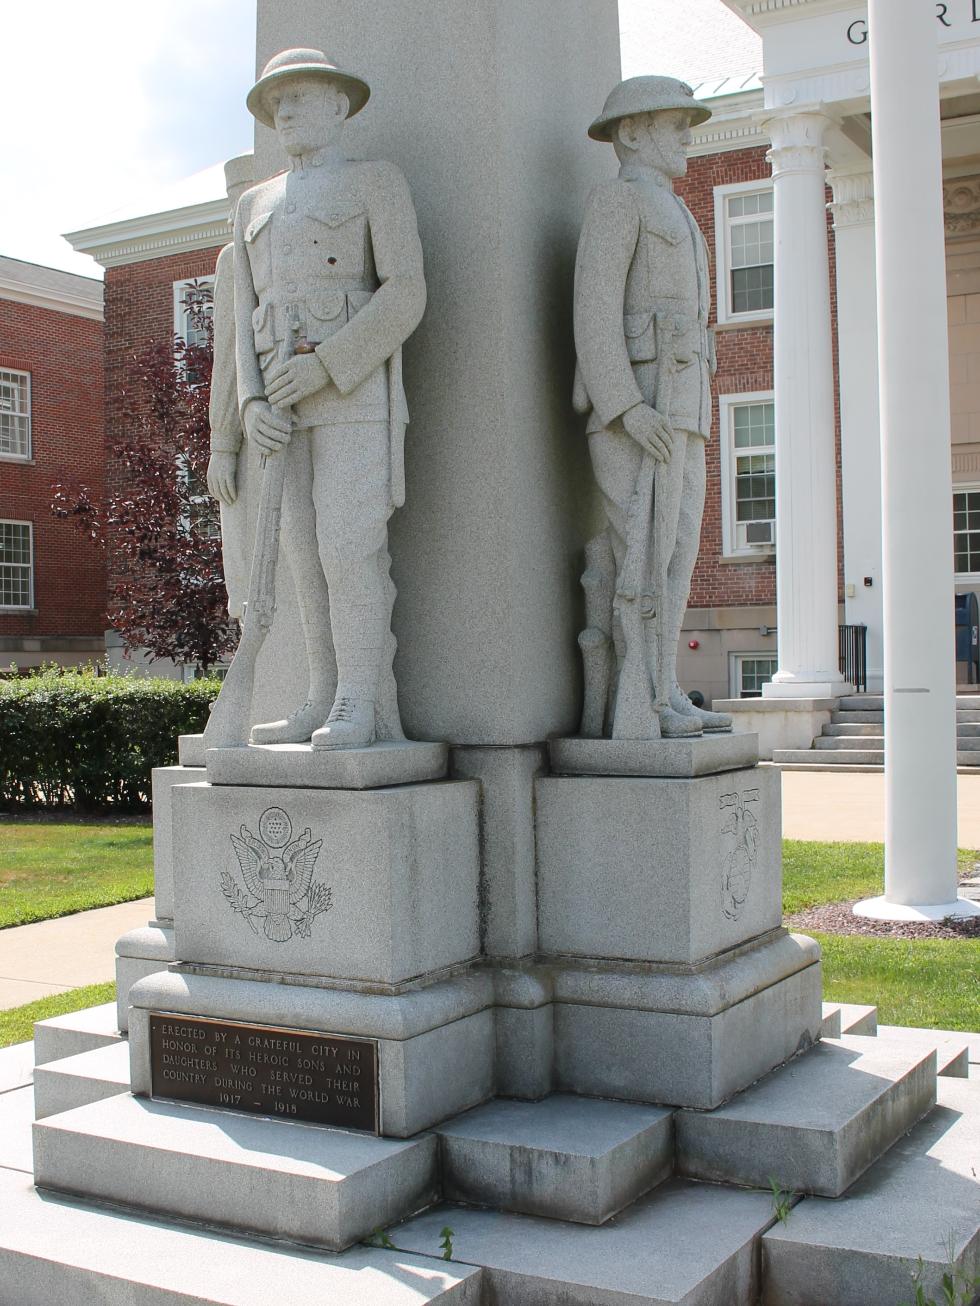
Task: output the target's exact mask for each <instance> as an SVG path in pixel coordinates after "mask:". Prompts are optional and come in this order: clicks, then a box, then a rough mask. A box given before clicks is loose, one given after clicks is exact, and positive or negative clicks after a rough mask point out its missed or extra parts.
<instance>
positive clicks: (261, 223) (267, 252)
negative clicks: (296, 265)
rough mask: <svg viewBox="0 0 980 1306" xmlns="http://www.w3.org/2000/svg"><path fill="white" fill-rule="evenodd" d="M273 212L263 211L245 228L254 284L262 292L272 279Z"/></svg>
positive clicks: (246, 246)
mask: <svg viewBox="0 0 980 1306" xmlns="http://www.w3.org/2000/svg"><path fill="white" fill-rule="evenodd" d="M271 217H272V214H271V213H261V214H259V216H258V217H257V218H253V219H252V221H251V222H250V223H249V224H248V226H247V227H246V228H245V248H246V249H247V250H248V262H249V266H250V267H251V269H252V284H253V285H254V286H255V289H256V290H257V291H259V293H261V292H262V291H263V290H267V289H268V287H269V283H270V282H271V281H272V225H271V222H270V219H271Z"/></svg>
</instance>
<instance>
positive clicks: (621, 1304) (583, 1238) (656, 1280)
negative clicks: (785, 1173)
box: [388, 1179, 772, 1306]
mask: <svg viewBox="0 0 980 1306" xmlns="http://www.w3.org/2000/svg"><path fill="white" fill-rule="evenodd" d="M771 1223H772V1198H771V1194H769V1193H768V1192H767V1193H752V1192H744V1191H739V1190H738V1189H734V1188H720V1187H716V1186H714V1185H710V1184H695V1183H690V1182H687V1181H685V1180H677V1179H674V1180H671V1181H670V1182H669V1183H666V1184H662V1185H661V1186H660V1187H659V1188H656V1189H654V1191H653V1192H652V1193H651V1194H650V1195H649V1196H647V1197H644V1198H642V1199H641V1200H640V1201H639V1202H636V1203H634V1205H633V1206H631V1207H630V1208H629V1209H628V1210H626V1211H624V1212H623V1213H622V1215H619V1216H617V1218H616V1219H615V1220H610V1221H609V1223H608V1224H604V1225H601V1226H600V1227H598V1228H590V1227H588V1226H586V1225H581V1224H567V1223H565V1222H564V1221H561V1220H544V1219H540V1218H538V1217H535V1216H530V1215H511V1214H501V1213H499V1212H497V1211H478V1210H473V1209H472V1208H466V1207H459V1206H439V1207H437V1208H436V1209H435V1210H433V1211H427V1212H426V1213H425V1214H424V1215H421V1216H418V1217H416V1218H415V1219H414V1220H411V1221H409V1222H408V1223H407V1224H403V1225H400V1226H399V1227H398V1228H396V1229H389V1230H388V1233H389V1235H390V1237H391V1239H392V1241H393V1242H394V1243H395V1245H396V1246H397V1247H399V1248H405V1249H409V1250H412V1251H416V1250H422V1251H426V1252H428V1251H431V1249H432V1248H433V1247H437V1246H438V1244H439V1239H440V1233H441V1230H442V1229H444V1228H445V1227H446V1226H447V1225H448V1226H449V1227H450V1228H451V1229H452V1231H453V1237H452V1244H453V1259H454V1261H464V1262H465V1263H466V1264H468V1265H481V1266H483V1267H484V1276H485V1278H484V1284H485V1291H486V1301H487V1302H488V1303H490V1302H494V1303H499V1304H500V1306H505V1304H506V1306H668V1303H669V1304H670V1306H677V1304H678V1303H681V1302H683V1303H689V1304H690V1306H754V1303H755V1302H757V1301H758V1293H759V1281H758V1273H759V1270H758V1264H759V1256H758V1242H759V1236H760V1234H761V1232H762V1231H763V1230H764V1229H766V1228H767V1227H768V1226H769V1225H770V1224H771Z"/></svg>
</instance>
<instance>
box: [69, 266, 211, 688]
mask: <svg viewBox="0 0 980 1306" xmlns="http://www.w3.org/2000/svg"><path fill="white" fill-rule="evenodd" d="M210 295H211V291H210V287H208V286H193V287H192V288H191V289H190V290H189V292H188V295H187V298H186V300H185V303H186V304H187V307H188V309H189V312H190V314H191V320H192V322H193V324H194V326H195V328H198V329H199V330H200V331H201V333H202V334H203V336H204V339H205V343H203V344H200V345H198V344H188V343H187V342H186V341H184V340H181V339H180V338H179V337H177V338H176V339H175V340H174V341H172V342H169V341H168V342H161V343H159V344H156V345H151V346H149V347H147V348H146V349H143V350H141V351H140V352H139V353H137V354H135V355H134V356H133V358H132V360H131V369H130V378H131V379H130V383H129V384H128V385H127V388H126V390H125V391H124V392H123V396H122V400H123V406H122V412H123V429H124V431H125V432H126V434H125V436H124V437H123V438H122V439H121V440H120V441H119V442H118V443H116V444H115V445H114V446H113V447H112V449H111V451H110V456H111V457H112V458H114V459H116V460H117V461H118V462H119V463H120V464H121V469H122V474H121V475H120V476H117V477H116V478H115V479H116V481H117V483H119V484H121V486H122V487H123V488H121V489H120V490H119V491H118V493H115V494H112V495H108V496H107V497H106V499H105V500H104V502H99V501H98V500H97V499H96V498H95V497H94V496H93V495H92V493H91V491H90V490H89V488H88V487H87V486H85V485H70V484H67V483H60V484H57V485H55V486H53V487H52V489H53V491H54V498H53V501H52V505H51V508H52V511H53V513H54V515H55V516H56V517H61V518H71V519H72V520H74V522H75V524H76V525H77V527H78V529H79V531H80V532H81V533H82V534H83V535H84V536H85V537H86V538H87V539H88V540H90V541H91V542H92V544H93V545H94V546H96V547H99V548H103V549H105V550H106V552H107V554H108V556H109V596H108V597H109V612H108V616H109V622H110V624H111V625H112V626H113V628H114V629H115V630H117V631H118V632H119V634H120V635H122V637H123V640H124V642H125V644H126V648H127V649H129V650H132V649H145V650H148V651H149V653H150V655H151V657H153V658H172V659H173V660H174V661H175V662H180V663H191V664H193V665H196V666H199V667H201V668H202V670H204V671H207V669H208V668H209V667H212V666H213V665H214V664H215V663H216V662H218V661H220V660H221V658H222V657H224V656H225V655H227V653H228V652H229V651H230V650H231V649H233V648H234V645H235V641H236V639H237V626H236V625H235V624H234V623H232V622H231V620H230V619H229V617H228V610H227V595H226V593H225V585H224V578H223V574H222V564H221V539H220V534H219V530H218V512H217V505H216V504H215V503H214V501H213V500H212V499H211V498H210V496H209V495H208V491H207V485H206V481H205V477H206V472H207V465H208V457H209V452H210V451H209V443H210V428H209V424H208V401H209V397H210V392H211V384H210V383H211V354H212V350H211V335H210V315H209V313H208V312H207V308H208V304H209V303H210Z"/></svg>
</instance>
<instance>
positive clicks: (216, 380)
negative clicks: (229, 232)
mask: <svg viewBox="0 0 980 1306" xmlns="http://www.w3.org/2000/svg"><path fill="white" fill-rule="evenodd" d="M254 181H255V177H254V175H253V160H252V155H251V154H241V155H239V156H238V157H237V158H234V159H229V160H228V162H227V163H226V164H225V185H226V187H227V190H228V205H229V215H228V221H229V222H230V223H231V224H234V221H235V212H236V210H237V208H238V201H239V199H240V198H241V197H242V195H243V194H244V192H245V191H246V190H247V189H248V188H249V186H251V185H252V184H253V182H254ZM212 322H213V326H214V363H213V366H212V368H211V403H210V407H209V414H208V415H209V418H210V422H211V459H210V461H209V463H208V489H209V490H210V492H211V494H212V495H213V496H214V498H215V499H217V500H218V504H219V506H220V512H221V555H222V559H223V562H224V570H225V588H226V590H227V591H228V613H229V615H230V616H232V617H238V618H241V616H242V611H243V607H244V603H245V596H246V592H247V590H248V568H249V562H250V560H251V552H250V550H249V539H248V499H247V484H248V481H249V469H248V466H247V464H248V462H249V458H248V452H249V451H248V450H247V449H245V448H243V445H242V422H241V416H240V413H239V407H238V379H237V372H236V368H235V246H234V244H228V245H226V246H225V247H224V249H223V250H222V251H221V253H220V254H219V255H218V262H217V265H216V266H215V270H214V315H213V318H212ZM252 461H257V460H254V459H253V460H252ZM253 475H254V473H253Z"/></svg>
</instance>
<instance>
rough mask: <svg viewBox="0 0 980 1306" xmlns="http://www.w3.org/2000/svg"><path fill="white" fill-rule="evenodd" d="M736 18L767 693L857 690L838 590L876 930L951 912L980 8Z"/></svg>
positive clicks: (979, 264) (971, 411)
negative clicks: (879, 827)
mask: <svg viewBox="0 0 980 1306" xmlns="http://www.w3.org/2000/svg"><path fill="white" fill-rule="evenodd" d="M725 3H726V4H727V5H728V6H729V8H731V9H733V10H734V11H736V12H737V13H739V14H740V15H741V16H742V17H743V18H744V19H745V20H746V21H747V22H748V23H749V24H750V25H751V26H752V27H753V28H754V29H755V30H756V31H757V32H758V33H759V34H760V35H761V37H762V39H763V64H764V70H765V72H764V77H763V83H764V108H763V109H762V110H757V111H756V113H755V115H754V119H755V122H756V124H757V125H758V126H759V128H760V129H761V131H762V132H763V133H764V134H765V136H767V137H768V138H769V140H770V141H771V143H772V149H771V154H770V158H771V162H772V170H773V192H774V197H775V235H776V239H775V286H776V291H775V338H774V371H775V396H776V447H777V463H776V485H777V532H776V538H777V555H776V556H777V591H778V626H779V634H778V647H779V652H778V671H777V672H776V675H775V676H774V678H773V683H772V684H771V685H767V686H766V687H765V688H764V690H763V694H764V696H765V697H766V698H768V699H770V700H779V701H780V702H782V701H783V700H785V708H786V709H787V712H788V714H791V713H792V710H793V709H794V708H795V709H796V710H798V711H804V712H805V711H807V710H808V709H811V710H812V709H813V708H817V707H821V706H826V705H827V700H828V699H832V698H834V697H835V696H839V695H840V694H841V693H843V692H846V687H845V685H844V682H843V677H842V676H841V674H840V672H839V671H838V662H837V626H838V622H839V620H840V611H839V605H838V589H839V577H840V572H841V571H842V573H843V576H842V579H843V590H844V619H845V620H846V621H847V622H848V623H854V624H858V623H860V624H864V625H866V626H867V628H868V679H869V688H871V689H872V690H878V689H880V688H882V687H883V689H884V693H885V700H886V704H885V705H886V719H887V722H888V734H887V749H886V793H887V809H888V816H887V824H888V841H887V842H888V850H887V853H886V893H885V897H884V898H883V899H880V900H876V902H875V903H872V904H868V905H867V907H866V911H867V914H876V915H886V916H895V915H900V916H905V917H911V918H916V917H919V918H921V917H922V916H933V917H934V916H936V914H937V913H938V914H940V915H942V914H949V912H950V911H951V910H953V909H955V898H956V873H955V848H954V847H953V846H952V842H951V841H953V838H954V833H955V767H956V744H955V725H954V713H955V709H954V695H955V685H956V670H955V664H954V657H953V640H952V630H953V613H952V610H951V609H952V598H953V591H954V547H953V545H954V518H953V511H952V510H953V496H954V491H955V492H956V494H957V499H956V508H957V516H956V528H957V531H958V534H957V535H956V536H955V541H956V547H955V558H956V561H955V567H956V573H955V580H956V588H957V589H961V590H962V589H966V588H970V587H972V586H971V581H973V580H974V577H973V576H972V573H973V572H974V571H975V570H977V569H980V558H978V560H977V562H976V563H974V562H972V561H971V555H970V549H969V544H970V539H969V531H968V527H969V520H970V519H969V509H970V508H971V507H972V506H974V505H973V502H972V500H971V498H970V494H971V490H970V481H971V480H972V479H973V477H975V476H976V475H977V470H978V469H980V387H978V386H977V385H976V381H980V370H978V369H976V368H975V367H974V364H973V355H974V353H975V352H976V351H975V350H974V344H973V340H972V335H971V332H970V330H969V327H970V325H971V324H972V322H973V321H974V320H978V321H980V318H978V317H977V316H976V305H977V304H978V303H980V300H978V299H977V298H976V292H977V290H978V289H980V243H978V241H977V233H978V231H980V222H978V220H977V210H978V208H980V202H978V200H977V194H978V189H980V0H948V3H939V4H937V5H935V7H934V12H932V11H931V7H930V6H928V5H925V4H923V3H922V2H921V0H885V2H884V3H879V0H870V4H869V3H861V4H855V3H847V2H846V0H725ZM869 9H870V13H869ZM876 33H877V42H876V41H875V36H876ZM869 56H870V57H869ZM937 104H938V108H939V115H938V117H939V118H940V119H941V122H940V121H937V112H936V110H937ZM872 142H873V143H874V146H875V150H874V151H873V150H872ZM873 154H874V160H873V161H872V155H873ZM826 185H830V186H831V188H832V195H833V200H832V203H831V205H830V209H831V213H832V217H833V225H834V235H835V241H834V249H835V253H836V294H837V323H838V332H839V335H838V362H839V389H838V390H836V391H835V378H834V358H833V351H832V318H831V306H830V290H831V283H830V278H829V269H828V250H827V239H826V213H825V208H826V193H825V186H826ZM876 191H877V194H878V201H879V209H880V211H879V212H878V213H877V214H876V212H875V193H876ZM944 208H945V223H944V217H943V214H944ZM876 237H877V239H876ZM876 245H877V248H876ZM876 267H877V276H876ZM937 305H938V308H937ZM947 307H948V316H949V321H950V323H951V330H952V332H953V338H952V351H953V353H952V360H951V357H950V348H949V346H948V344H947V330H946V316H947ZM960 326H962V327H963V329H962V330H958V329H957V328H958V327H960ZM973 334H976V328H974V329H973ZM879 356H880V358H881V366H880V368H879ZM951 361H952V363H953V368H952V376H951V377H950V363H951ZM950 380H952V386H950ZM837 397H839V403H840V439H841V458H840V463H841V479H842V496H841V497H842V525H843V557H842V558H841V559H839V558H838V530H837V496H836V484H835V482H836V459H835V450H834V400H835V398H837ZM950 398H951V400H952V403H951V404H950ZM951 407H952V421H951V418H950V408H951ZM951 444H952V453H951ZM961 484H962V485H963V487H964V488H963V489H962V490H960V485H961ZM976 503H977V506H978V507H980V497H978V499H977V501H976ZM977 543H978V545H980V536H978V538H977ZM841 564H842V565H841ZM964 678H965V677H964ZM820 700H823V702H822V703H821V702H820ZM770 706H771V707H773V708H775V707H776V706H777V704H776V702H772V703H771V704H770ZM963 910H966V908H965V907H964V908H963Z"/></svg>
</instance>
